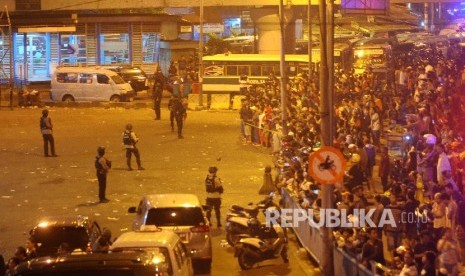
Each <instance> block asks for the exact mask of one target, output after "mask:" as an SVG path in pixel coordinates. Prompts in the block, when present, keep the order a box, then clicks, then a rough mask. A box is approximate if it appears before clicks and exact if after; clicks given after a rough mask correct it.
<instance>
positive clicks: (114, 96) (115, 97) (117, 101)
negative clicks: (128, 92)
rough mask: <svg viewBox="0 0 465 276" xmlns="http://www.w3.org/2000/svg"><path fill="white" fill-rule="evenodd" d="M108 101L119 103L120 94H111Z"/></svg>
mask: <svg viewBox="0 0 465 276" xmlns="http://www.w3.org/2000/svg"><path fill="white" fill-rule="evenodd" d="M110 101H111V102H114V103H119V102H121V98H120V96H117V95H113V96H111V98H110Z"/></svg>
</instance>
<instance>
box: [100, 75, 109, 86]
mask: <svg viewBox="0 0 465 276" xmlns="http://www.w3.org/2000/svg"><path fill="white" fill-rule="evenodd" d="M97 82H98V83H100V84H109V83H110V79H109V78H108V77H107V75H104V74H97Z"/></svg>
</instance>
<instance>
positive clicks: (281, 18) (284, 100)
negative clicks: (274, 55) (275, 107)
mask: <svg viewBox="0 0 465 276" xmlns="http://www.w3.org/2000/svg"><path fill="white" fill-rule="evenodd" d="M279 27H280V29H281V51H280V52H281V59H280V62H279V70H280V71H281V120H282V124H283V133H284V134H287V96H286V86H287V85H286V82H287V74H286V67H285V57H286V56H285V50H284V49H285V47H284V43H285V39H284V35H285V32H284V27H285V24H284V3H283V0H280V1H279Z"/></svg>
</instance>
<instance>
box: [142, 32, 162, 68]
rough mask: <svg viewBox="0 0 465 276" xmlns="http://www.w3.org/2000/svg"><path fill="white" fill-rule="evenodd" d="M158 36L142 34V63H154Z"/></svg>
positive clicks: (156, 55)
mask: <svg viewBox="0 0 465 276" xmlns="http://www.w3.org/2000/svg"><path fill="white" fill-rule="evenodd" d="M159 48H160V36H159V35H158V34H142V63H156V62H157V61H158V49H159Z"/></svg>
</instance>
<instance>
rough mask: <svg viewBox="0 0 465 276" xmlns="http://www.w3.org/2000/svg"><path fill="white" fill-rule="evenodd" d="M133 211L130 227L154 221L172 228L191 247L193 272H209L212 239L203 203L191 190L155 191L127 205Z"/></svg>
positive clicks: (157, 224) (163, 226)
mask: <svg viewBox="0 0 465 276" xmlns="http://www.w3.org/2000/svg"><path fill="white" fill-rule="evenodd" d="M128 212H129V213H135V214H136V216H135V218H134V221H133V225H132V228H133V230H137V229H140V227H141V226H142V225H155V226H157V227H159V228H162V229H167V230H173V231H174V232H176V234H178V235H179V236H180V237H181V239H182V241H183V242H184V243H185V244H186V247H187V249H188V250H190V251H191V254H192V255H191V257H192V263H193V266H194V270H195V273H200V274H208V273H210V270H211V263H212V240H211V235H210V227H209V223H208V220H207V218H206V216H205V214H204V212H203V207H202V205H201V204H200V201H199V199H198V197H197V196H196V195H193V194H156V195H146V196H144V197H143V198H142V199H141V200H140V202H139V205H138V206H137V208H136V207H130V208H129V209H128Z"/></svg>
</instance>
